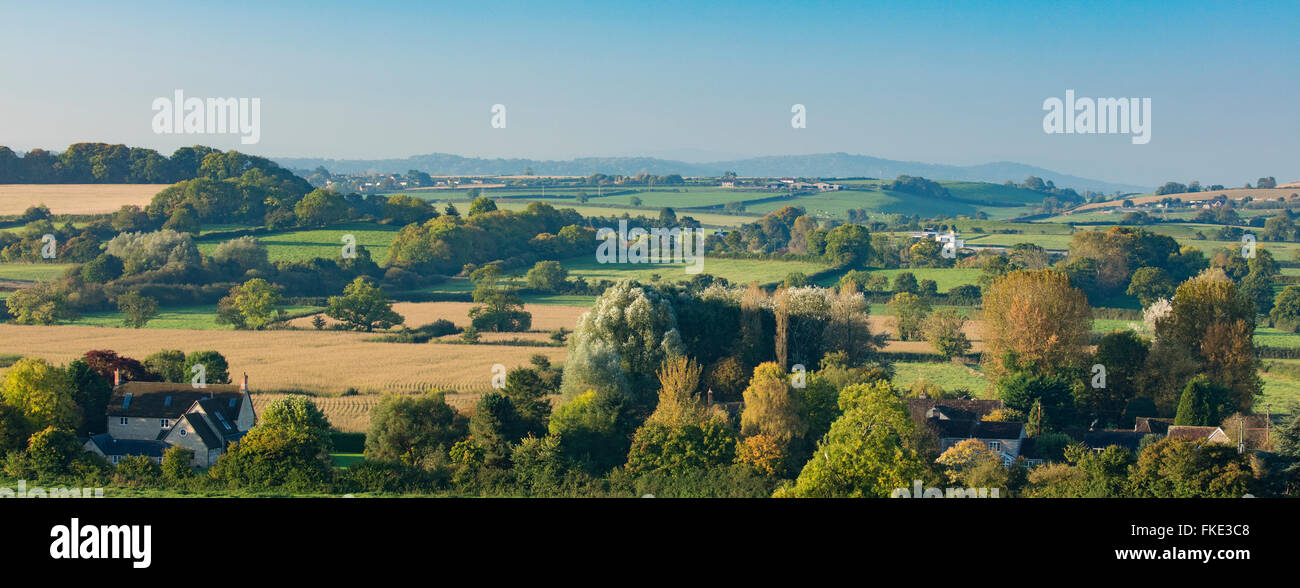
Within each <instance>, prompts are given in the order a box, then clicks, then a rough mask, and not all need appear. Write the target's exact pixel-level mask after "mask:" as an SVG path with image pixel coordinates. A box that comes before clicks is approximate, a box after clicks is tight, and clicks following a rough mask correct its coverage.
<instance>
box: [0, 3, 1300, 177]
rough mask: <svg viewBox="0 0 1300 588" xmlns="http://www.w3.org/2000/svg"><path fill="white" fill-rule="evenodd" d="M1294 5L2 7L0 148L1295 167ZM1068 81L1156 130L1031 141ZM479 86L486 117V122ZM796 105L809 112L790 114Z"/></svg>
mask: <svg viewBox="0 0 1300 588" xmlns="http://www.w3.org/2000/svg"><path fill="white" fill-rule="evenodd" d="M701 4H703V5H701ZM1296 22H1300V4H1298V3H1295V2H1287V3H1251V4H1250V5H1249V6H1236V5H1231V4H1228V3H1215V4H1200V3H1192V2H1169V3H1135V2H1105V1H1103V2H1089V3H1077V4H1076V3H1069V4H1059V3H1054V2H1053V3H1047V2H1035V3H1018V2H1010V3H982V2H962V3H925V2H899V3H869V2H799V3H791V2H743V3H741V2H736V3H731V2H709V3H691V2H656V3H643V2H629V3H620V2H613V1H607V2H519V3H516V2H459V3H452V4H446V5H444V4H440V3H432V4H431V3H407V2H367V3H359V2H275V3H271V2H222V3H203V4H197V3H196V4H180V3H145V2H122V3H113V4H107V3H80V2H61V3H58V4H51V3H35V2H21V3H19V2H11V1H9V0H3V1H0V51H2V52H3V54H4V55H5V58H4V59H2V60H0V144H5V145H9V146H11V147H14V148H16V149H29V148H32V147H44V148H54V149H62V148H63V147H65V146H66V145H67V144H69V143H72V142H76V141H109V142H121V143H127V144H130V145H144V146H149V147H154V148H157V149H159V150H161V151H164V152H170V151H171V150H172V149H174V148H176V147H178V146H181V145H185V144H193V143H205V144H211V145H214V146H218V147H221V148H239V149H241V150H243V151H247V152H251V153H257V154H262V155H269V156H302V157H336V158H381V157H405V156H407V155H412V154H418V153H430V152H447V153H456V154H460V155H467V156H483V157H534V158H545V159H566V158H570V157H575V156H604V155H639V154H649V155H660V156H669V157H680V158H683V159H688V160H697V161H698V160H709V159H726V158H731V157H736V156H750V155H779V154H800V153H822V152H834V151H844V152H849V153H862V154H867V155H874V156H879V157H885V158H890V159H902V160H918V161H927V162H936V163H952V164H974V163H984V162H990V161H1018V162H1023V163H1028V164H1032V165H1039V166H1043V167H1047V168H1050V169H1054V170H1057V171H1061V172H1065V173H1071V174H1076V175H1082V176H1088V177H1094V178H1098V179H1105V180H1110V181H1116V182H1128V183H1136V184H1145V185H1154V184H1157V183H1160V182H1163V181H1165V180H1169V179H1176V180H1180V181H1184V182H1186V181H1190V180H1194V179H1195V180H1200V181H1201V182H1202V183H1205V184H1210V183H1222V184H1226V185H1241V184H1242V183H1244V182H1247V181H1251V182H1253V181H1254V180H1255V179H1256V178H1258V177H1259V176H1261V175H1273V176H1276V177H1277V178H1278V180H1279V181H1293V180H1300V157H1298V156H1300V114H1297V104H1300V101H1298V100H1297V98H1298V97H1300V41H1297V38H1298V35H1300V32H1297V31H1296V30H1294V28H1293V26H1294V24H1295V23H1296ZM1288 27H1291V29H1290V30H1288ZM177 88H180V89H183V90H184V91H185V93H186V95H187V96H198V97H211V96H223V97H224V96H234V97H259V98H261V100H262V134H261V136H262V140H261V142H260V143H259V144H257V145H252V146H240V145H239V143H238V139H237V138H236V137H233V136H206V137H187V136H170V135H155V134H154V133H153V132H152V130H151V127H150V121H151V117H152V112H151V111H150V104H151V103H152V101H153V99H154V98H156V97H159V96H170V95H171V93H172V91H173V90H174V89H177ZM1066 89H1074V90H1075V92H1076V94H1077V95H1079V96H1088V97H1100V96H1105V97H1110V96H1128V97H1147V98H1151V99H1152V118H1153V120H1152V139H1151V142H1150V143H1149V144H1146V145H1133V144H1131V143H1130V141H1129V139H1128V137H1124V136H1117V135H1047V134H1045V133H1044V132H1043V130H1042V118H1043V114H1044V113H1043V111H1042V103H1043V100H1044V99H1045V98H1048V97H1051V96H1057V97H1061V96H1063V95H1064V93H1065V90H1066ZM496 103H501V104H504V105H506V107H507V109H508V125H507V128H506V129H492V128H491V127H490V124H489V120H490V116H491V113H490V111H489V110H490V107H491V105H493V104H496ZM795 103H801V104H804V105H806V107H807V109H808V126H807V128H805V129H797V130H796V129H792V128H790V116H791V115H790V107H791V105H792V104H795Z"/></svg>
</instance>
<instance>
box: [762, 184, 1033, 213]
mask: <svg viewBox="0 0 1300 588" xmlns="http://www.w3.org/2000/svg"><path fill="white" fill-rule="evenodd" d="M783 206H802V207H803V208H804V210H806V211H808V214H811V215H813V216H818V217H827V218H838V219H847V218H848V214H849V211H850V210H854V209H858V208H863V209H866V210H867V211H868V212H870V213H872V214H909V215H921V216H956V215H963V214H964V215H967V216H974V215H975V214H976V213H978V212H984V213H985V214H987V215H988V216H989V217H991V218H994V219H997V218H1008V217H1012V216H1016V215H1018V214H1022V213H1024V212H1027V210H1024V209H1022V208H1020V207H1004V206H981V205H977V204H972V203H969V202H961V201H957V200H950V199H946V198H927V197H923V196H915V195H912V194H904V193H902V192H890V191H887V190H872V191H859V190H840V191H834V192H818V193H815V194H808V195H805V196H801V197H798V198H793V199H789V200H777V201H773V202H762V203H758V204H752V205H749V206H746V207H745V210H746V211H748V212H757V213H760V214H767V213H769V212H772V211H775V210H779V209H780V208H781V207H783Z"/></svg>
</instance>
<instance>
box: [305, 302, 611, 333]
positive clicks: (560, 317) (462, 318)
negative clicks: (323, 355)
mask: <svg viewBox="0 0 1300 588" xmlns="http://www.w3.org/2000/svg"><path fill="white" fill-rule="evenodd" d="M475 306H477V305H476V304H474V303H473V302H396V303H394V304H393V310H395V311H397V314H400V315H402V317H403V318H405V319H406V326H408V327H411V328H415V327H418V326H421V325H427V324H429V323H432V322H434V321H436V320H438V319H447V320H449V321H451V322H453V323H455V324H456V326H458V327H465V326H469V309H471V308H474V307H475ZM524 310H526V311H528V312H531V313H533V330H535V331H554V330H556V329H558V328H560V327H564V328H566V329H569V330H573V326H574V325H576V324H578V317H580V316H582V313H584V312H587V310H589V309H588V308H586V307H584V306H560V305H554V304H526V305H524ZM322 316H324V315H322ZM311 320H312V317H310V316H306V317H301V318H296V319H293V320H291V321H289V324H290V325H291V326H294V327H298V328H301V329H309V328H311ZM325 321H326V324H334V322H335V321H334V320H333V319H331V318H329V317H325Z"/></svg>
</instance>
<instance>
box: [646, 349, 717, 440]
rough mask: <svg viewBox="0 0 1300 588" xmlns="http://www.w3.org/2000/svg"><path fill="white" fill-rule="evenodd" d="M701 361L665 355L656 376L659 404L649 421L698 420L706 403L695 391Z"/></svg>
mask: <svg viewBox="0 0 1300 588" xmlns="http://www.w3.org/2000/svg"><path fill="white" fill-rule="evenodd" d="M701 371H702V368H700V364H698V363H696V362H695V360H694V359H691V358H689V357H686V356H682V355H678V356H675V357H670V358H668V359H665V360H664V362H663V364H662V365H661V366H660V367H659V371H658V372H656V373H655V375H657V376H659V404H658V405H657V406H656V407H655V411H654V413H653V414H651V415H650V421H652V422H655V423H659V424H662V425H668V426H677V425H683V424H690V423H698V422H699V421H700V420H702V419H703V418H704V414H705V411H706V410H707V407H706V406H704V403H703V402H701V400H700V397H699V395H697V394H696V393H695V391H696V389H698V388H699V386H700V372H701Z"/></svg>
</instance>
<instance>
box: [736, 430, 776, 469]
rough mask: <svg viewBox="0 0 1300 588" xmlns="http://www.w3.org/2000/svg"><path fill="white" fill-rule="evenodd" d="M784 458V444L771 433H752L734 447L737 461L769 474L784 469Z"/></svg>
mask: <svg viewBox="0 0 1300 588" xmlns="http://www.w3.org/2000/svg"><path fill="white" fill-rule="evenodd" d="M785 458H786V455H785V446H784V444H782V443H781V442H779V441H777V439H776V438H775V437H772V436H771V435H763V434H761V433H760V434H758V435H754V436H752V437H749V438H747V439H743V440H741V441H740V442H739V443H738V444H737V447H736V462H737V463H743V464H748V465H749V466H750V467H752V468H754V469H755V470H758V471H759V472H762V473H763V474H766V475H769V476H774V475H776V474H777V472H780V471H783V470H784V469H785V464H784V462H785Z"/></svg>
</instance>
